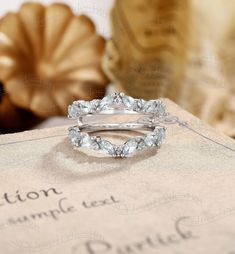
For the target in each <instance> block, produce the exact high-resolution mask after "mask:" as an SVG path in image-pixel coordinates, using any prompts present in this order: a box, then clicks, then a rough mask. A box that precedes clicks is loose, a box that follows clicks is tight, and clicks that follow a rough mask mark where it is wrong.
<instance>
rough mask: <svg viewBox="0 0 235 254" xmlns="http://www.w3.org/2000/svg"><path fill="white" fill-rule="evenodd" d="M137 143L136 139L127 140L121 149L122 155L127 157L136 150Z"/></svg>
mask: <svg viewBox="0 0 235 254" xmlns="http://www.w3.org/2000/svg"><path fill="white" fill-rule="evenodd" d="M137 146H138V141H137V140H136V139H130V140H128V141H127V142H126V143H125V144H124V146H123V149H122V153H123V155H124V156H127V155H129V154H130V153H132V152H134V151H135V150H136V149H137Z"/></svg>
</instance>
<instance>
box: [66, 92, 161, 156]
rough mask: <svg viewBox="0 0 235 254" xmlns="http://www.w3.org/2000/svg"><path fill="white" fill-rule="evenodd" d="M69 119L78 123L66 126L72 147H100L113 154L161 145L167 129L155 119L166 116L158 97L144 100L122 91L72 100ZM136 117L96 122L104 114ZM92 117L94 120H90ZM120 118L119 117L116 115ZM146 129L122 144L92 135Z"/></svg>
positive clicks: (124, 154)
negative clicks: (92, 97) (125, 119)
mask: <svg viewBox="0 0 235 254" xmlns="http://www.w3.org/2000/svg"><path fill="white" fill-rule="evenodd" d="M68 111H69V116H68V117H69V118H73V119H76V120H77V126H74V127H71V128H69V138H70V141H71V143H72V144H73V146H75V147H87V148H91V149H94V150H102V151H104V152H106V153H107V154H109V155H112V156H114V157H126V156H128V155H129V154H131V153H132V152H134V151H137V150H142V149H144V148H147V147H152V146H155V147H158V148H159V147H160V145H161V143H162V140H163V139H164V137H165V131H166V128H165V127H162V126H159V125H157V124H156V122H159V121H158V120H159V119H161V118H163V117H165V116H166V112H165V107H164V105H163V103H162V102H161V101H160V100H150V101H145V100H142V99H134V98H132V97H130V96H127V95H125V94H123V93H114V94H112V95H108V96H106V97H104V98H103V99H102V100H93V101H90V102H88V101H81V100H80V101H75V102H74V103H73V104H72V105H71V106H69V109H68ZM118 115H119V116H125V117H127V116H130V117H131V116H135V117H138V118H137V119H136V120H134V121H129V119H128V121H126V122H118V121H117V120H115V122H114V123H110V122H108V123H105V122H101V123H100V122H99V121H98V122H97V119H98V120H100V119H101V120H102V121H103V120H104V119H103V118H104V116H111V117H112V118H115V117H117V116H118ZM92 117H95V122H94V121H93V122H92V121H91V120H92ZM119 118H120V117H119ZM120 130H131V131H133V130H147V131H148V133H147V134H145V135H143V136H138V137H135V138H131V139H129V140H127V141H126V142H125V143H124V144H123V145H115V144H112V143H111V142H109V141H108V140H105V139H103V138H101V137H100V136H95V135H94V134H93V133H94V132H98V131H120Z"/></svg>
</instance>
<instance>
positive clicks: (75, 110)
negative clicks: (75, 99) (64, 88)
mask: <svg viewBox="0 0 235 254" xmlns="http://www.w3.org/2000/svg"><path fill="white" fill-rule="evenodd" d="M68 113H69V116H70V117H73V118H74V117H77V114H78V106H77V105H76V104H72V105H70V106H69V108H68Z"/></svg>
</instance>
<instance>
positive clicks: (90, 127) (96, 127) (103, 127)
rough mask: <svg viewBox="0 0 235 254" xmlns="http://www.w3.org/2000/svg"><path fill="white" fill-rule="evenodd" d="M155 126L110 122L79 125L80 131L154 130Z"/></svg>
mask: <svg viewBox="0 0 235 254" xmlns="http://www.w3.org/2000/svg"><path fill="white" fill-rule="evenodd" d="M154 128H155V126H150V125H149V124H144V123H110V124H100V123H92V124H83V125H80V126H79V129H80V130H81V131H86V132H95V131H109V130H119V131H120V130H154Z"/></svg>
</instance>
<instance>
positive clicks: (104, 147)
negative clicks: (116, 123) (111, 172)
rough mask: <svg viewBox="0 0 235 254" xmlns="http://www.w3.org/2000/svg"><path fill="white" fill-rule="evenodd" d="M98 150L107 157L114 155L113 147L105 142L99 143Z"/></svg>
mask: <svg viewBox="0 0 235 254" xmlns="http://www.w3.org/2000/svg"><path fill="white" fill-rule="evenodd" d="M100 148H101V149H102V150H104V151H105V152H106V153H107V154H109V155H114V154H115V149H114V146H113V145H112V144H111V143H110V142H109V141H107V140H102V141H101V142H100Z"/></svg>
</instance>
